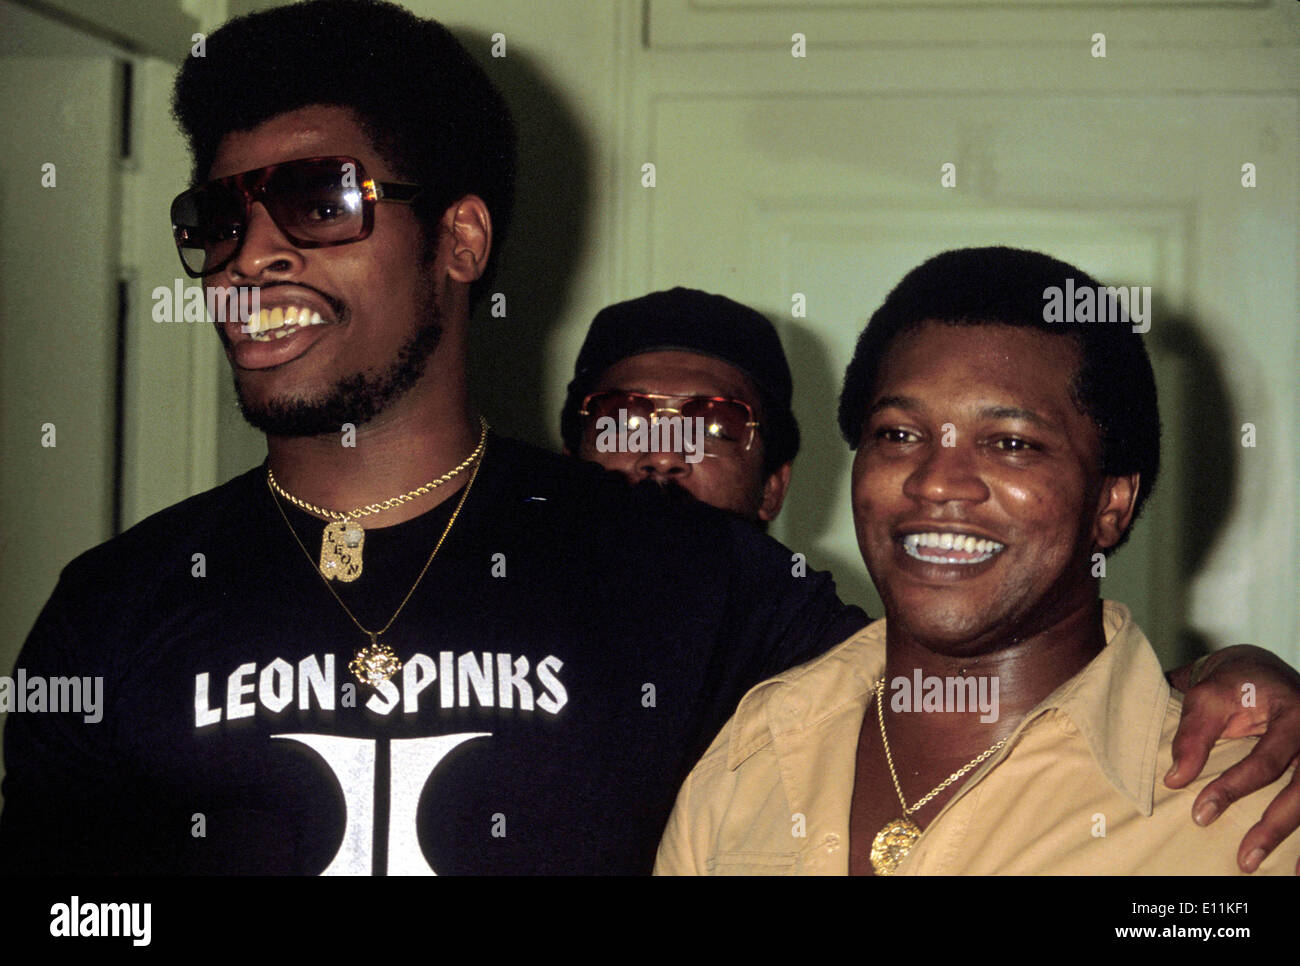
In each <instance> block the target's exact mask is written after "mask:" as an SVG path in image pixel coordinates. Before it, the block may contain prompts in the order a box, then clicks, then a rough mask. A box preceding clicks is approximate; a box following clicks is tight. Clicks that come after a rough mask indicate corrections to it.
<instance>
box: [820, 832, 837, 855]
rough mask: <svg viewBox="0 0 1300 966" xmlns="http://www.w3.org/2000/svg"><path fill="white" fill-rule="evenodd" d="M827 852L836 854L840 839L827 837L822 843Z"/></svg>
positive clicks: (835, 836) (831, 836)
mask: <svg viewBox="0 0 1300 966" xmlns="http://www.w3.org/2000/svg"><path fill="white" fill-rule="evenodd" d="M822 844H823V845H824V846H825V847H826V851H827V852H838V851H839V848H840V837H839V836H838V835H828V836H826V840H825V841H824V842H823V843H822Z"/></svg>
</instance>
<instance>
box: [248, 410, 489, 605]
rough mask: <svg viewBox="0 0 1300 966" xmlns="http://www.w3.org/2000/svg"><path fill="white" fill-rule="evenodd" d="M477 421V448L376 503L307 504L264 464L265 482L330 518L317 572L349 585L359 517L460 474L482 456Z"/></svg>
mask: <svg viewBox="0 0 1300 966" xmlns="http://www.w3.org/2000/svg"><path fill="white" fill-rule="evenodd" d="M478 421H479V425H480V427H481V432H480V433H479V438H478V447H477V448H476V449H475V450H474V452H472V453H470V454H469V456H467V457H466V458H465V461H464V462H463V463H461V464H460V465H459V466H457V467H456V468H455V469H452V470H449V471H448V472H446V473H443V474H442V476H440V477H438V478H437V479H436V480H430V481H429V482H428V483H425V484H423V485H422V486H417V487H416V488H415V489H414V490H410V491H409V492H406V493H402V494H400V495H398V496H395V497H391V498H390V499H387V500H383V501H381V502H379V503H367V504H366V505H365V506H361V507H357V508H356V509H355V510H328V509H326V508H325V507H321V506H317V505H316V504H314V503H308V502H307V501H306V500H303V499H300V498H299V497H296V496H294V495H293V494H292V493H290V492H289V491H288V490H286V489H285V488H284V487H282V486H281V485H280V484H279V482H278V481H277V480H276V478H275V474H274V473H272V472H271V467H270V465H268V466H267V467H266V481H267V483H268V484H269V485H270V487H271V489H272V490H274V491H275V492H276V493H278V494H279V495H280V496H282V497H284V498H285V499H286V500H288V501H289V502H290V503H292V504H293V505H294V506H296V507H298V508H299V509H300V510H306V511H307V512H308V513H314V514H316V516H320V517H327V518H328V519H329V520H330V521H332V522H330V523H328V524H326V525H325V532H324V533H323V534H322V535H321V541H320V572H321V575H322V576H324V577H325V578H326V579H327V580H340V581H342V582H343V583H345V584H348V583H351V582H352V581H354V580H356V579H357V578H358V577H360V576H361V551H362V550H363V549H364V548H365V545H366V531H365V529H364V528H363V527H362V526H361V524H360V523H359V522H358V520H359V519H360V518H361V517H365V516H370V515H371V514H372V513H382V512H383V511H384V510H391V509H393V507H397V506H401V505H402V504H403V503H410V502H411V501H412V500H414V499H415V498H416V497H421V496H424V495H425V494H426V493H432V492H433V491H434V490H436V489H437V488H438V487H440V486H442V485H443V484H444V483H448V482H450V481H451V480H454V479H455V478H456V477H458V476H460V474H461V473H463V472H464V471H465V470H467V469H468V468H469V467H470V466H471V465H472V464H473V463H475V462H476V461H477V460H478V459H479V457H481V456H482V455H483V448H484V447H485V446H486V445H487V431H488V425H487V420H485V419H484V418H483V417H482V416H480V417H479V420H478ZM278 505H279V504H277V506H278Z"/></svg>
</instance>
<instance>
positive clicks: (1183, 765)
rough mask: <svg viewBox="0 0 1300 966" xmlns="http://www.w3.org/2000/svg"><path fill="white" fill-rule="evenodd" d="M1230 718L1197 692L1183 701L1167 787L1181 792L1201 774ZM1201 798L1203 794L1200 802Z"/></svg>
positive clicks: (1198, 799) (1166, 781)
mask: <svg viewBox="0 0 1300 966" xmlns="http://www.w3.org/2000/svg"><path fill="white" fill-rule="evenodd" d="M1229 717H1230V713H1229V712H1225V711H1224V710H1222V709H1219V708H1217V707H1216V704H1215V702H1213V701H1209V700H1205V699H1204V698H1203V697H1201V696H1200V695H1198V694H1197V693H1196V691H1195V689H1193V691H1191V692H1190V693H1189V694H1188V695H1187V696H1186V698H1184V699H1183V716H1182V718H1181V719H1180V720H1179V722H1178V731H1177V732H1175V733H1174V741H1173V755H1174V764H1173V767H1172V768H1170V769H1169V772H1168V774H1166V775H1165V784H1166V785H1168V786H1169V787H1170V788H1182V787H1183V786H1184V785H1186V784H1187V783H1188V782H1190V781H1191V780H1192V779H1193V778H1195V777H1196V776H1197V775H1199V774H1200V773H1201V769H1203V768H1204V767H1205V761H1206V759H1207V758H1209V756H1210V749H1211V748H1213V747H1214V742H1215V740H1216V739H1218V737H1219V735H1220V734H1221V733H1222V731H1223V728H1224V725H1225V724H1226V723H1227V721H1228V718H1229ZM1274 777H1277V776H1274ZM1202 797H1204V792H1202V794H1201V796H1198V798H1197V801H1200V798H1202ZM1202 824H1205V823H1202Z"/></svg>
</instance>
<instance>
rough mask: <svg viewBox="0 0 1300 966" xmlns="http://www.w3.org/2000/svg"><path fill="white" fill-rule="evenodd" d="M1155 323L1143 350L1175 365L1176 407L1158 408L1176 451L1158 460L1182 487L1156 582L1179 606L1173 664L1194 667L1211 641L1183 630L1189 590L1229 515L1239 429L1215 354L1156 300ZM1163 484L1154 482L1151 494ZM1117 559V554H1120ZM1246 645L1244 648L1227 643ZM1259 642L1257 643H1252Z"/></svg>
mask: <svg viewBox="0 0 1300 966" xmlns="http://www.w3.org/2000/svg"><path fill="white" fill-rule="evenodd" d="M1152 318H1153V319H1156V320H1158V322H1159V324H1153V325H1152V326H1151V331H1150V332H1149V333H1148V334H1147V339H1148V340H1149V341H1148V349H1149V351H1150V352H1151V353H1152V354H1153V355H1154V354H1155V353H1160V354H1162V355H1164V356H1167V357H1170V358H1173V359H1176V360H1177V361H1178V362H1179V363H1181V369H1182V373H1183V380H1182V381H1183V389H1184V391H1183V392H1181V393H1180V394H1179V395H1180V399H1181V400H1182V406H1181V407H1180V410H1179V411H1177V412H1175V411H1173V410H1172V408H1171V407H1169V406H1167V405H1162V407H1161V412H1160V416H1161V424H1162V429H1163V434H1164V438H1165V439H1166V440H1170V439H1171V438H1172V437H1174V436H1175V435H1176V436H1177V439H1178V441H1179V445H1177V447H1176V448H1175V447H1171V446H1169V445H1165V446H1164V452H1163V453H1162V459H1163V460H1166V461H1170V460H1173V461H1176V464H1175V465H1174V466H1171V467H1170V469H1171V470H1173V471H1174V472H1171V473H1170V474H1169V476H1170V477H1173V476H1175V474H1176V478H1177V480H1178V481H1179V483H1180V486H1179V488H1178V492H1176V493H1166V494H1164V496H1165V497H1167V498H1172V499H1173V500H1174V501H1175V510H1174V512H1175V519H1176V520H1178V522H1179V527H1180V533H1179V535H1178V536H1179V539H1178V548H1179V552H1178V553H1177V554H1170V555H1168V556H1165V557H1164V558H1163V564H1162V567H1163V568H1167V570H1163V571H1162V583H1164V584H1165V585H1166V586H1168V587H1169V588H1170V589H1171V590H1174V591H1175V592H1176V593H1177V594H1178V597H1179V602H1180V605H1181V610H1180V617H1181V619H1180V621H1179V628H1180V629H1179V633H1178V640H1177V642H1176V646H1177V648H1178V650H1177V652H1176V653H1173V654H1171V655H1170V656H1169V659H1172V660H1173V661H1175V662H1177V663H1183V662H1184V661H1190V660H1194V659H1195V658H1197V657H1200V656H1201V655H1203V654H1207V653H1209V651H1210V650H1212V647H1211V642H1210V641H1209V640H1208V639H1206V638H1205V637H1204V636H1203V635H1201V634H1200V633H1198V632H1197V631H1195V630H1194V629H1192V628H1190V627H1189V626H1188V622H1187V604H1186V598H1187V587H1188V585H1189V584H1190V582H1191V581H1192V579H1193V578H1194V577H1195V576H1196V575H1197V574H1198V573H1199V572H1200V570H1201V568H1202V567H1203V566H1204V565H1205V561H1206V560H1207V559H1209V556H1210V553H1211V552H1212V551H1213V550H1214V545H1215V543H1216V541H1217V540H1218V539H1219V537H1220V535H1221V533H1222V531H1223V527H1224V523H1225V522H1226V521H1227V518H1228V515H1229V513H1231V511H1232V506H1233V503H1234V501H1235V499H1236V490H1237V486H1238V476H1239V466H1238V461H1239V460H1240V455H1241V454H1240V450H1241V433H1240V430H1241V423H1240V421H1239V416H1238V414H1237V413H1236V412H1235V409H1234V406H1233V403H1232V399H1231V398H1230V396H1229V393H1228V387H1227V382H1226V380H1225V379H1224V377H1223V371H1222V368H1221V366H1220V364H1219V353H1218V351H1217V350H1216V349H1215V348H1214V347H1213V346H1212V345H1211V344H1210V343H1209V342H1208V341H1207V340H1206V339H1205V337H1204V335H1203V334H1202V331H1201V329H1200V327H1198V326H1197V325H1196V323H1195V322H1194V321H1192V320H1191V319H1189V318H1186V317H1183V316H1179V315H1177V314H1176V313H1172V312H1171V313H1169V314H1168V315H1166V314H1165V313H1164V312H1163V311H1161V306H1160V303H1159V300H1158V299H1157V300H1156V303H1155V305H1154V306H1153V308H1152ZM1161 489H1162V484H1161V483H1160V482H1157V484H1156V494H1157V495H1159V494H1160V491H1161ZM1121 552H1122V551H1121ZM1229 643H1244V642H1229ZM1252 643H1260V642H1252Z"/></svg>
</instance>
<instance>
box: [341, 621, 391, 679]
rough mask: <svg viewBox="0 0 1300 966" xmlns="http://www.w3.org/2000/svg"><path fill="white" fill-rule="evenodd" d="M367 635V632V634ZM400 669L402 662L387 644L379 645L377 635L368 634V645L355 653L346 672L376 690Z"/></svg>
mask: <svg viewBox="0 0 1300 966" xmlns="http://www.w3.org/2000/svg"><path fill="white" fill-rule="evenodd" d="M367 633H369V632H367ZM401 669H402V661H401V659H400V658H399V657H398V656H397V653H396V652H395V651H394V650H393V649H392V648H391V647H389V646H388V645H387V644H380V643H379V635H378V634H370V643H369V644H367V645H366V646H365V647H363V648H362V649H361V650H359V651H357V654H356V657H354V658H353V659H352V661H351V663H350V664H348V670H349V671H351V672H352V673H353V674H354V675H356V677H357V679H358V680H359V681H360V682H361V683H362V684H369V685H370V686H371V687H374V688H377V687H379V685H381V684H383V683H384V682H385V681H387V680H388V679H389V678H391V677H392V676H393V675H394V674H396V673H397V672H398V671H400V670H401Z"/></svg>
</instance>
